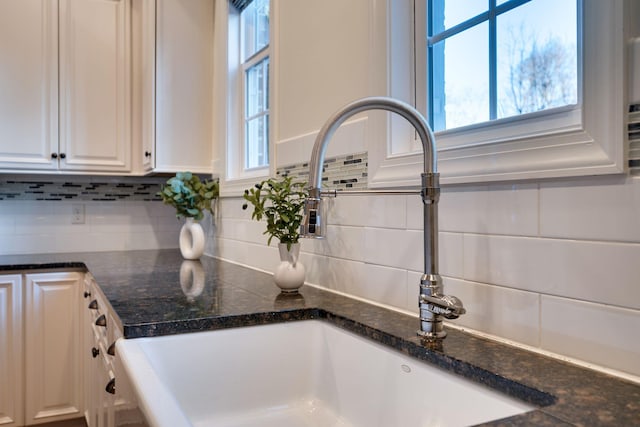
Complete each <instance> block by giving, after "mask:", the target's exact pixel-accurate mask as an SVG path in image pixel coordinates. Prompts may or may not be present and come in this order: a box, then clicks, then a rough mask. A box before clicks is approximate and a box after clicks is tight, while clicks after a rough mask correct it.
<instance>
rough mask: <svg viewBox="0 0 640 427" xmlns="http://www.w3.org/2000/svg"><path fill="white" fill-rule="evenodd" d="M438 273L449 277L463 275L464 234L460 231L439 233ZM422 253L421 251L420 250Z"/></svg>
mask: <svg viewBox="0 0 640 427" xmlns="http://www.w3.org/2000/svg"><path fill="white" fill-rule="evenodd" d="M438 243H439V249H438V255H439V259H438V261H439V267H440V271H439V272H438V273H439V274H441V275H443V276H450V277H462V276H463V275H464V246H463V245H464V236H463V235H462V234H460V233H442V232H441V233H439V239H438ZM421 254H422V252H421Z"/></svg>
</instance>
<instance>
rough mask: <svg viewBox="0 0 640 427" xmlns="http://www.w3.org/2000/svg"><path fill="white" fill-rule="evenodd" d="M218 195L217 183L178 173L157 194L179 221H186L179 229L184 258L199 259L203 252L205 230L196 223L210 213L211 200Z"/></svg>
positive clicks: (187, 173) (211, 210)
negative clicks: (182, 219) (174, 212)
mask: <svg viewBox="0 0 640 427" xmlns="http://www.w3.org/2000/svg"><path fill="white" fill-rule="evenodd" d="M219 194H220V188H219V183H218V181H217V180H204V181H201V180H200V178H199V177H198V176H197V175H194V174H192V173H191V172H178V173H176V175H175V176H174V177H172V178H170V179H169V180H168V181H167V183H166V184H165V185H164V186H163V187H162V190H161V191H160V192H159V193H158V195H159V196H160V197H161V198H162V201H163V202H164V203H165V204H167V205H171V206H173V207H174V208H175V209H176V216H177V217H178V218H186V220H185V224H184V225H183V226H182V229H181V230H180V252H181V253H182V256H183V257H184V258H185V259H198V258H200V257H201V256H202V254H203V253H204V230H203V229H202V226H201V225H200V224H199V223H198V222H197V221H200V220H201V219H202V218H203V217H204V211H205V210H206V211H209V212H211V213H213V201H214V200H216V199H217V198H218V196H219Z"/></svg>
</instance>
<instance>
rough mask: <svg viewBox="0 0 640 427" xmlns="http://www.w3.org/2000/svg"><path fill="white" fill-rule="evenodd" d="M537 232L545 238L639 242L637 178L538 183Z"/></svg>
mask: <svg viewBox="0 0 640 427" xmlns="http://www.w3.org/2000/svg"><path fill="white" fill-rule="evenodd" d="M540 232H541V235H542V236H548V237H559V238H570V239H583V240H609V241H623V242H640V179H638V178H625V177H608V178H598V179H589V180H582V181H569V182H562V183H545V184H541V186H540Z"/></svg>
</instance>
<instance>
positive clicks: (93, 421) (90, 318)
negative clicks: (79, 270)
mask: <svg viewBox="0 0 640 427" xmlns="http://www.w3.org/2000/svg"><path fill="white" fill-rule="evenodd" d="M83 297H84V299H85V301H84V303H83V304H82V305H83V306H84V309H83V330H84V332H83V336H84V345H83V347H84V348H83V357H84V375H85V383H84V387H85V396H86V410H85V419H86V421H87V425H88V427H122V426H127V427H144V426H146V425H147V424H146V422H145V420H144V417H143V415H142V413H141V412H140V411H139V410H138V407H137V404H136V401H135V397H134V394H133V393H132V392H131V391H130V386H129V381H128V379H127V376H126V373H125V372H124V370H123V368H122V367H121V366H120V363H119V359H118V357H117V355H116V347H115V342H116V340H117V339H119V338H121V337H122V331H121V329H120V327H119V326H118V324H117V322H116V320H115V315H114V313H113V312H112V311H111V310H109V306H108V305H107V304H106V303H105V300H104V299H103V297H102V295H101V294H100V292H99V291H98V285H97V283H96V282H95V279H93V277H92V276H91V274H89V273H87V274H86V275H85V280H84V291H83Z"/></svg>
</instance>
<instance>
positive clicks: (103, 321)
mask: <svg viewBox="0 0 640 427" xmlns="http://www.w3.org/2000/svg"><path fill="white" fill-rule="evenodd" d="M96 326H102V327H104V328H106V327H107V318H106V317H105V315H104V314H102V315H100V317H98V318H97V319H96Z"/></svg>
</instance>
